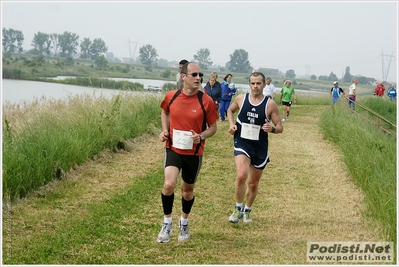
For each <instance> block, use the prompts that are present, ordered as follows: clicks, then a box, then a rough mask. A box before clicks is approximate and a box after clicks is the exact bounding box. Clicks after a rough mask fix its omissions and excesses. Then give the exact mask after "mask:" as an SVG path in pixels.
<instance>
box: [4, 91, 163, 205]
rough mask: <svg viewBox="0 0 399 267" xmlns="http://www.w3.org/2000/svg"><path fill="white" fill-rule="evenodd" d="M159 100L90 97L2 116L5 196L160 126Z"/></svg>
mask: <svg viewBox="0 0 399 267" xmlns="http://www.w3.org/2000/svg"><path fill="white" fill-rule="evenodd" d="M159 103H160V98H159V97H156V96H148V97H144V96H140V97H137V96H136V97H134V96H132V95H128V94H126V95H118V96H114V97H112V98H111V99H108V98H105V97H102V96H101V97H97V98H94V99H93V97H92V96H90V95H83V96H69V98H68V99H67V100H66V101H54V102H52V101H49V102H45V103H35V104H32V106H31V107H26V108H25V109H24V110H23V111H22V113H23V114H21V116H20V117H19V118H9V117H7V115H8V114H9V113H7V111H6V112H5V113H3V115H4V118H3V195H4V194H9V195H10V197H11V198H12V199H14V198H19V197H23V196H25V195H26V194H27V193H28V192H29V191H31V190H33V189H37V188H39V187H40V186H43V185H45V184H47V183H48V182H49V181H51V180H53V179H56V178H60V177H61V174H62V173H63V172H66V171H68V170H69V169H70V168H72V167H73V166H74V165H75V164H77V165H80V164H82V163H84V162H86V161H87V160H89V159H92V158H93V156H94V155H97V154H98V153H100V152H101V151H102V150H104V149H114V148H117V146H118V144H119V145H120V143H121V142H123V141H124V140H128V139H131V138H134V137H137V136H139V135H141V134H143V133H147V132H149V131H151V130H153V129H156V128H157V127H159V126H160V121H159V114H160V112H159Z"/></svg>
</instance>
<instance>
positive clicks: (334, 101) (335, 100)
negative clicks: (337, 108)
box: [331, 98, 339, 104]
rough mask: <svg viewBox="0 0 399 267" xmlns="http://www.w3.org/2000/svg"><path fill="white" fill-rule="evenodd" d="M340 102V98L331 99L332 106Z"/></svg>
mask: <svg viewBox="0 0 399 267" xmlns="http://www.w3.org/2000/svg"><path fill="white" fill-rule="evenodd" d="M338 102H339V98H332V99H331V104H335V103H338Z"/></svg>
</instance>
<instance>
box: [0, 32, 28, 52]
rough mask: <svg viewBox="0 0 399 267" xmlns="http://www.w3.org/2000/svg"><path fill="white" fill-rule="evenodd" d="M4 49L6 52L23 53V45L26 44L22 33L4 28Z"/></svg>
mask: <svg viewBox="0 0 399 267" xmlns="http://www.w3.org/2000/svg"><path fill="white" fill-rule="evenodd" d="M2 42H3V49H4V52H7V51H9V52H12V53H14V51H15V50H18V53H21V52H22V50H23V49H22V43H23V42H24V35H23V34H22V32H21V31H18V30H14V29H11V28H10V29H8V30H7V29H6V28H3V40H2Z"/></svg>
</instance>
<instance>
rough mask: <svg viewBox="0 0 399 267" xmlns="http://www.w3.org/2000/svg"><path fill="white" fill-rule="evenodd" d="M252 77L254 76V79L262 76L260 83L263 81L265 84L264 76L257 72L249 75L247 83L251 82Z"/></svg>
mask: <svg viewBox="0 0 399 267" xmlns="http://www.w3.org/2000/svg"><path fill="white" fill-rule="evenodd" d="M252 76H254V77H258V76H262V81H263V83H265V82H266V78H265V75H263V73H262V72H259V71H255V72H252V73H251V75H249V82H251V77H252Z"/></svg>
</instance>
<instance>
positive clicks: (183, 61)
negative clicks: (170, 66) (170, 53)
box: [179, 59, 188, 65]
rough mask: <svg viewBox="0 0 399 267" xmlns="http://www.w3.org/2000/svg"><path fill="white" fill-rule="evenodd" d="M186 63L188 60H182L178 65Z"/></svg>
mask: <svg viewBox="0 0 399 267" xmlns="http://www.w3.org/2000/svg"><path fill="white" fill-rule="evenodd" d="M187 62H188V60H186V59H182V60H180V62H179V65H184V64H186V63H187Z"/></svg>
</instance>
